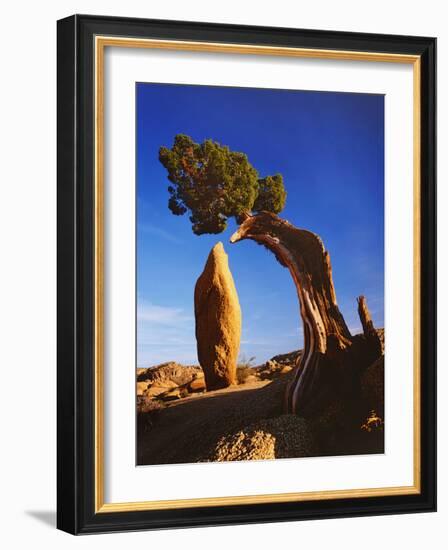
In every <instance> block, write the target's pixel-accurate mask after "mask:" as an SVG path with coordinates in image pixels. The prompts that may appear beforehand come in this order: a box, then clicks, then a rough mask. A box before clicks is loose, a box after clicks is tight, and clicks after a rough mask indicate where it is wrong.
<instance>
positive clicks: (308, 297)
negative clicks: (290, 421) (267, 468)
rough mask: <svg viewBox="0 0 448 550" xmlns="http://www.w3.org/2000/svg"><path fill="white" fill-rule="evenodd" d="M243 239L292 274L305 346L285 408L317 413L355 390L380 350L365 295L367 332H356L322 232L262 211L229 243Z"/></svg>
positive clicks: (247, 220)
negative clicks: (336, 283)
mask: <svg viewBox="0 0 448 550" xmlns="http://www.w3.org/2000/svg"><path fill="white" fill-rule="evenodd" d="M243 239H252V240H254V241H256V242H257V243H259V244H262V245H264V246H265V247H266V248H268V249H269V250H270V251H272V252H273V253H274V254H275V256H276V257H277V259H278V261H279V262H280V263H281V264H282V265H283V266H285V267H287V268H288V269H289V271H290V273H291V276H292V278H293V281H294V284H295V287H296V289H297V295H298V298H299V303H300V314H301V317H302V321H303V332H304V347H303V353H302V355H301V359H300V361H299V364H298V368H297V369H296V372H295V375H294V378H293V380H292V382H291V384H290V386H289V388H288V390H287V395H286V411H287V412H290V413H297V414H300V415H303V416H308V415H313V414H315V413H316V412H318V411H320V410H321V409H322V408H323V407H324V406H325V405H326V404H327V403H328V402H329V400H331V397H332V396H334V393H335V392H339V393H340V395H341V396H342V397H344V396H347V394H349V393H352V392H354V391H356V390H355V387H356V385H357V383H358V381H359V376H360V373H361V372H362V370H363V369H364V368H366V367H367V366H369V365H370V364H371V363H372V361H373V360H375V359H376V358H377V357H378V356H379V355H380V353H381V352H380V349H381V346H380V343H379V338H378V335H377V334H376V331H375V329H374V327H373V323H372V321H371V318H370V315H369V314H368V309H367V305H366V303H365V299H362V300H361V302H360V303H362V312H363V316H364V320H365V322H366V327H365V328H364V335H357V336H352V335H351V334H350V331H349V329H348V327H347V325H346V323H345V320H344V317H343V316H342V313H341V312H340V310H339V307H338V304H337V301H336V292H335V289H334V285H333V276H332V271H331V262H330V256H329V254H328V252H327V251H326V250H325V247H324V245H323V242H322V240H321V239H320V237H319V236H318V235H316V234H315V233H312V232H311V231H307V230H305V229H299V228H297V227H295V226H293V225H292V224H290V223H289V222H287V221H285V220H282V219H281V218H279V217H278V216H276V215H275V214H272V213H269V212H261V213H259V214H256V215H246V216H245V217H244V219H243V220H242V223H241V225H240V227H239V229H238V230H237V231H236V232H235V233H234V234H233V235H232V237H231V239H230V242H232V243H235V242H238V241H240V240H243ZM363 327H364V323H363ZM371 329H372V330H373V332H372V330H371Z"/></svg>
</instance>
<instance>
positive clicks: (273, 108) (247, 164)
mask: <svg viewBox="0 0 448 550" xmlns="http://www.w3.org/2000/svg"><path fill="white" fill-rule="evenodd" d="M384 126H385V98H384V95H383V94H377V93H348V92H332V91H325V92H323V91H310V90H294V89H273V88H251V87H226V86H208V85H188V84H171V83H153V82H136V83H135V127H136V132H135V155H136V182H135V184H136V204H135V212H136V228H135V231H136V296H135V310H136V327H137V328H136V335H135V338H136V357H135V364H134V365H133V364H129V365H127V364H126V365H122V368H123V369H135V380H136V385H135V388H136V395H135V399H136V422H135V426H132V425H130V426H129V430H134V429H135V430H136V465H137V466H149V465H162V464H164V465H166V464H185V463H203V462H228V461H249V460H278V459H301V458H306V457H323V456H325V457H331V456H335V457H336V456H341V455H367V454H383V453H384V452H385V444H384V434H385V430H387V418H386V417H385V411H384V408H385V407H384V380H385V375H384V355H385V353H387V351H385V350H387V344H385V342H387V337H385V330H384V327H385V322H384V319H385V311H384V310H385V308H384V300H385V284H384V278H385V269H384V264H385V261H384V255H385V250H384V244H385V237H384V235H385V230H384V223H385V212H384V200H385V163H384V157H385V153H384V150H385V133H384ZM392 184H393V182H392ZM255 245H261V246H255ZM388 365H389V363H388ZM297 471H298V474H297V475H300V460H298V461H297Z"/></svg>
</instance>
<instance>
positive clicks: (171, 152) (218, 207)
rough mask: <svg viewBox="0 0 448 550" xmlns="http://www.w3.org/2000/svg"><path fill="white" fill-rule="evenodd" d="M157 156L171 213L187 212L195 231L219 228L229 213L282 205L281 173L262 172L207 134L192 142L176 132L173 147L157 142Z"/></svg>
mask: <svg viewBox="0 0 448 550" xmlns="http://www.w3.org/2000/svg"><path fill="white" fill-rule="evenodd" d="M159 160H160V162H161V163H162V164H163V166H164V167H165V168H166V170H167V172H168V179H169V181H170V183H171V184H170V185H169V187H168V192H169V195H170V196H169V201H168V206H169V208H170V210H171V212H172V213H173V214H175V215H176V216H182V215H183V214H185V213H186V212H190V221H191V223H192V229H193V232H194V233H196V235H202V234H203V233H221V232H222V231H224V230H225V229H226V227H227V220H228V218H231V217H234V218H235V219H236V220H237V221H240V220H241V218H242V216H244V215H245V214H247V213H250V212H260V211H262V210H266V211H269V212H273V213H275V214H278V213H279V212H281V211H282V210H283V208H284V206H285V201H286V191H285V187H284V184H283V177H282V175H281V174H276V175H274V176H266V177H264V178H260V177H259V175H258V172H257V170H256V169H255V168H254V167H253V166H252V164H251V163H250V162H249V160H248V158H247V156H246V155H245V154H244V153H240V152H238V151H231V150H230V149H229V147H227V146H225V145H221V144H220V143H218V142H216V141H213V140H211V139H206V140H205V141H203V142H202V143H195V142H194V141H193V140H192V139H191V137H189V136H186V135H184V134H178V135H176V136H175V138H174V144H173V146H172V148H171V149H168V148H167V147H161V148H160V151H159Z"/></svg>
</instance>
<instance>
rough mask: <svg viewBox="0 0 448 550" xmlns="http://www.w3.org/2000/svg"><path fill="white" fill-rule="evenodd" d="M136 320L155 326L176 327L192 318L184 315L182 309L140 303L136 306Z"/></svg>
mask: <svg viewBox="0 0 448 550" xmlns="http://www.w3.org/2000/svg"><path fill="white" fill-rule="evenodd" d="M137 320H138V321H139V322H147V323H152V324H156V325H170V326H178V325H179V324H180V323H184V322H186V321H191V320H192V317H191V316H189V315H186V314H185V312H184V310H183V309H182V308H177V307H169V306H158V305H155V304H151V303H148V302H143V303H141V302H140V303H139V304H138V306H137Z"/></svg>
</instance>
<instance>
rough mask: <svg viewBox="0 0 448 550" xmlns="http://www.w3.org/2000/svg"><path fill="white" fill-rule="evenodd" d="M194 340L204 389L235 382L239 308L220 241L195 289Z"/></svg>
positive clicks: (238, 340)
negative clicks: (203, 379) (202, 373)
mask: <svg viewBox="0 0 448 550" xmlns="http://www.w3.org/2000/svg"><path fill="white" fill-rule="evenodd" d="M194 309H195V318H196V341H197V350H198V358H199V363H200V365H201V367H202V369H203V371H204V376H205V383H206V386H207V390H215V389H219V388H225V387H227V386H230V385H231V384H235V382H236V365H237V359H238V352H239V347H240V339H241V309H240V304H239V300H238V294H237V292H236V288H235V283H234V281H233V277H232V273H231V272H230V269H229V263H228V257H227V254H226V253H225V251H224V247H223V245H222V243H218V244H216V245H215V246H214V247H213V248H212V250H211V252H210V254H209V256H208V259H207V262H206V264H205V268H204V271H203V272H202V274H201V275H200V277H199V279H198V280H197V282H196V287H195V291H194Z"/></svg>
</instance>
